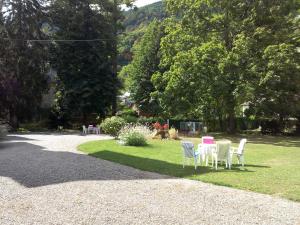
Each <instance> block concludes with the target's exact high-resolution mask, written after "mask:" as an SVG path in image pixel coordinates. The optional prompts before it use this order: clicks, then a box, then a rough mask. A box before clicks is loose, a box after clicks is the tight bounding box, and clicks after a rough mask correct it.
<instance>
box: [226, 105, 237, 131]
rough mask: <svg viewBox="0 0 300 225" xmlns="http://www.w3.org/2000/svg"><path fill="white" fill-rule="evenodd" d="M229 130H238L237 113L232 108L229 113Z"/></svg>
mask: <svg viewBox="0 0 300 225" xmlns="http://www.w3.org/2000/svg"><path fill="white" fill-rule="evenodd" d="M227 132H228V133H230V134H233V133H235V132H236V127H235V113H234V110H231V111H230V112H229V115H228V129H227Z"/></svg>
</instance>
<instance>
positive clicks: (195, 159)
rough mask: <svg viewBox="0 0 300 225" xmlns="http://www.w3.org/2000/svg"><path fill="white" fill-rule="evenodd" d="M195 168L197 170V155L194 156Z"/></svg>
mask: <svg viewBox="0 0 300 225" xmlns="http://www.w3.org/2000/svg"><path fill="white" fill-rule="evenodd" d="M194 163H195V170H197V157H194Z"/></svg>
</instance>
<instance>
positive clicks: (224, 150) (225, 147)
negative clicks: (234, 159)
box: [217, 141, 231, 160]
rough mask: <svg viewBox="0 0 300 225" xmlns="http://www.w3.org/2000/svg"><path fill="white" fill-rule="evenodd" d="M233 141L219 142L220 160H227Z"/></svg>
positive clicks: (218, 152)
mask: <svg viewBox="0 0 300 225" xmlns="http://www.w3.org/2000/svg"><path fill="white" fill-rule="evenodd" d="M230 146H231V141H217V154H218V160H225V159H227V156H228V154H229V152H230Z"/></svg>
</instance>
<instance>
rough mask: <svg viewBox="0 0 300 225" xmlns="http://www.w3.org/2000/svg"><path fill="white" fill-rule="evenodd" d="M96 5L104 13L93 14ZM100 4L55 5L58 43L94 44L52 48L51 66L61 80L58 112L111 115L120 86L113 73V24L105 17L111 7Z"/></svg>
mask: <svg viewBox="0 0 300 225" xmlns="http://www.w3.org/2000/svg"><path fill="white" fill-rule="evenodd" d="M92 2H93V3H94V4H95V3H96V2H97V3H98V5H99V7H101V8H103V11H101V13H100V12H99V11H98V10H93V8H91V6H90V4H91V3H92ZM96 2H95V1H89V0H85V1H69V0H64V1H55V3H54V4H53V5H52V7H51V12H52V18H53V23H54V24H55V26H56V27H58V31H57V32H56V33H55V38H56V39H60V40H70V39H71V40H74V39H75V40H90V41H85V42H61V43H55V45H54V46H53V48H52V60H51V62H52V65H53V66H54V67H55V68H56V70H57V78H58V81H57V91H58V93H57V94H58V96H57V101H58V102H59V103H60V105H58V106H57V108H59V110H61V109H62V110H66V111H67V113H68V114H69V115H72V114H73V115H79V116H82V117H83V118H86V116H87V115H88V114H90V113H97V114H99V115H100V116H104V115H106V114H107V113H108V112H110V110H111V107H112V102H113V101H114V98H115V96H116V93H115V90H116V88H117V87H116V86H117V85H118V82H117V79H116V77H115V76H114V75H113V70H112V67H113V62H112V58H113V56H112V55H113V54H114V52H113V51H112V49H113V44H114V42H113V40H114V33H113V29H112V28H111V25H112V22H111V21H110V20H109V18H107V17H106V16H105V14H106V13H108V12H107V11H106V8H105V7H107V6H105V5H103V4H108V3H107V2H105V1H96ZM66 15H68V16H66ZM60 98H62V100H61V101H60Z"/></svg>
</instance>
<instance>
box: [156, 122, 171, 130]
mask: <svg viewBox="0 0 300 225" xmlns="http://www.w3.org/2000/svg"><path fill="white" fill-rule="evenodd" d="M153 127H154V129H155V130H168V129H169V125H168V124H164V125H161V124H160V123H159V122H156V123H154V124H153Z"/></svg>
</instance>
